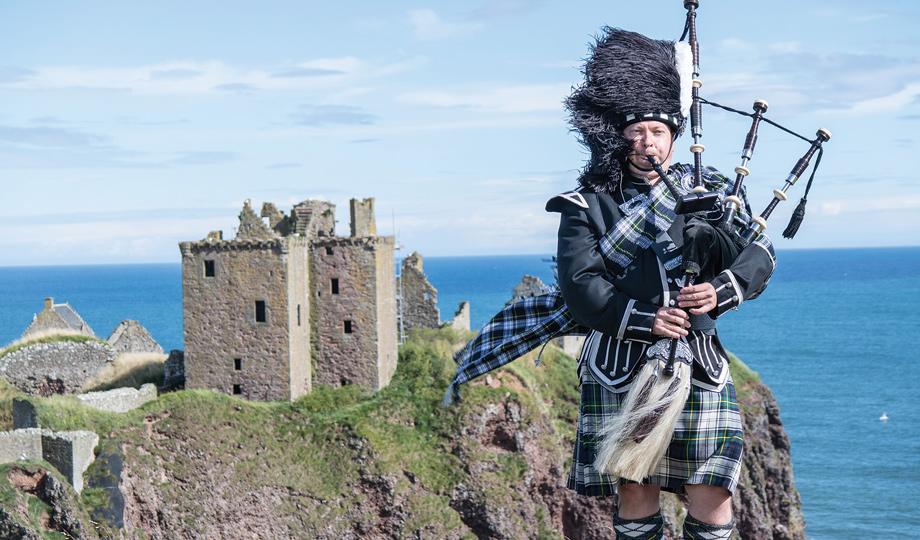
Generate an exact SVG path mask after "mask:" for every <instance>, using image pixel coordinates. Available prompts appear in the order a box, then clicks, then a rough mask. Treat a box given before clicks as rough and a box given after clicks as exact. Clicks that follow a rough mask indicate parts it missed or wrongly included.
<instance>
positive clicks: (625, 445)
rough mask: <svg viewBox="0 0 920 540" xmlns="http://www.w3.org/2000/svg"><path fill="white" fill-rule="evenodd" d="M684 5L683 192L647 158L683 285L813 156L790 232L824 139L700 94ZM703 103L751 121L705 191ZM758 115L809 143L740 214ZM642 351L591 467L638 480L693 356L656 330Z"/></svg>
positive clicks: (716, 265)
mask: <svg viewBox="0 0 920 540" xmlns="http://www.w3.org/2000/svg"><path fill="white" fill-rule="evenodd" d="M684 8H685V9H686V10H687V17H686V22H685V25H684V31H683V34H682V35H681V37H680V39H679V40H678V41H684V40H685V39H687V40H688V41H689V43H688V45H689V46H690V50H691V53H692V59H693V60H692V62H693V64H692V90H691V92H692V93H691V97H692V104H691V107H690V133H691V136H692V138H693V143H692V144H691V145H690V152H691V153H692V154H693V183H692V187H691V189H690V191H689V193H682V192H681V190H679V189H678V187H677V186H676V185H675V182H674V180H673V179H671V178H670V177H669V176H668V174H667V172H666V171H664V170H663V168H662V166H661V164H660V163H658V162H657V161H656V160H655V159H654V158H653V157H648V158H647V159H648V161H649V163H650V164H651V166H652V167H653V168H654V169H655V171H656V172H657V173H658V176H659V178H660V179H661V181H663V182H664V183H665V186H666V187H667V189H668V191H669V192H670V193H671V196H672V197H673V198H674V199H675V201H676V205H675V209H674V211H675V213H676V214H682V215H684V217H685V228H684V234H683V250H682V258H683V261H682V264H683V269H684V286H690V285H693V284H694V283H695V282H696V280H697V279H699V278H700V277H702V276H705V277H706V278H707V279H711V278H712V277H713V276H715V275H716V274H718V273H720V272H722V271H724V270H726V269H727V268H728V266H730V265H731V264H732V263H733V262H734V261H735V260H736V259H737V258H738V257H741V256H743V255H742V254H743V253H744V250H745V249H746V248H747V247H748V246H749V245H750V244H752V243H753V242H755V240H758V239H760V238H765V237H762V234H763V233H764V231H765V229H766V228H767V221H768V219H769V218H770V216H771V214H772V213H773V211H774V210H775V209H776V207H777V206H778V205H779V203H780V202H783V201H785V200H787V198H788V192H789V190H790V189H791V188H792V186H794V185H795V183H796V182H797V181H798V180H799V178H801V177H802V175H803V174H804V173H805V171H806V170H808V168H809V166H810V165H811V161H812V159H813V158H815V159H814V161H815V164H814V167H813V168H812V170H811V174H810V176H809V179H808V184H807V186H806V188H805V193H804V195H803V196H802V198H801V200H800V202H799V204H798V206H797V207H796V209H795V211H794V212H793V215H792V218H791V219H790V222H789V225H788V226H787V227H786V229H785V230H784V231H783V236H784V237H786V238H792V237H794V236H795V234H796V232H797V231H798V229H799V227H800V226H801V223H802V220H803V218H804V215H805V204H806V202H807V197H808V193H809V191H810V189H811V186H812V182H813V181H814V177H815V172H816V171H817V167H818V165H819V164H820V162H821V156H822V154H823V146H822V145H823V143H825V142H827V141H829V140H830V138H831V133H830V132H829V131H828V130H827V129H824V128H821V129H818V130H817V132H816V134H815V137H814V138H813V139H809V138H807V137H804V136H802V135H800V134H798V133H796V132H794V131H792V130H790V129H788V128H786V127H784V126H782V125H780V124H778V123H776V122H774V121H772V120H770V119H768V118H767V117H766V116H765V113H766V112H767V110H768V104H767V102H766V101H764V100H762V99H758V100H755V101H754V103H753V107H752V108H753V112H752V113H746V112H742V111H739V110H736V109H733V108H731V107H726V106H724V105H720V104H718V103H714V102H712V101H708V100H706V99H704V98H703V97H701V96H700V89H701V87H702V86H703V83H702V80H701V79H700V54H699V42H698V39H697V29H696V16H697V9H698V8H699V0H684ZM703 104H706V105H710V106H714V107H718V108H720V109H723V110H726V111H729V112H733V113H736V114H740V115H743V116H748V117H750V118H751V126H750V128H749V130H748V132H747V135H746V136H745V139H744V146H743V148H742V151H741V163H740V164H739V165H738V166H737V167H735V170H734V172H735V181H734V183H733V184H732V185H731V188H730V190H728V191H727V193H718V192H714V191H708V190H707V189H706V187H705V186H704V185H703V181H702V170H703V163H702V161H703V160H702V154H703V152H704V150H705V147H704V146H703V144H702V142H701V140H702V136H703V121H702V105H703ZM762 122H766V123H768V124H770V125H772V126H774V127H776V128H778V129H780V130H782V131H784V132H786V133H788V134H791V135H793V136H796V137H798V138H800V139H802V140H804V141H806V142H808V143H809V147H808V149H807V150H806V151H805V153H804V154H803V155H802V157H800V158H799V159H798V160H797V161H796V162H795V165H794V166H793V167H792V169H791V170H790V172H789V174H788V176H787V177H786V180H785V183H784V185H783V186H782V187H781V188H777V189H774V190H773V199H772V200H771V201H770V202H769V204H767V206H766V208H764V210H763V211H762V212H761V213H760V214H759V215H754V216H745V215H744V214H746V208H745V207H746V204H745V201H744V200H743V199H742V194H743V184H744V181H745V179H746V178H747V177H748V176H749V175H750V172H751V171H750V168H749V166H748V164H749V162H750V161H751V159H752V158H753V155H754V148H755V146H756V144H757V138H758V129H759V127H760V125H761V123H762ZM816 155H817V157H815V156H816ZM713 246H718V248H715V250H716V252H714V251H713V250H714V247H713ZM647 356H648V358H647V360H646V363H645V365H644V366H643V367H642V368H641V369H640V370H639V372H638V373H637V375H636V378H635V380H634V381H633V384H632V386H631V388H630V390H629V392H628V394H627V396H626V399H625V401H624V404H623V407H622V409H621V411H620V413H619V414H618V415H617V416H616V417H614V418H613V419H612V420H611V421H609V422H608V423H607V425H605V426H604V428H603V429H602V430H601V435H602V437H603V439H602V442H601V444H600V446H599V449H598V455H597V459H596V460H595V467H597V468H598V469H599V470H602V471H605V472H607V473H608V474H610V475H612V476H615V477H618V478H627V479H630V480H634V481H642V479H643V478H645V477H647V476H649V475H651V474H653V473H654V471H655V469H656V467H657V465H658V462H659V461H660V459H661V457H662V456H663V455H664V453H665V451H666V449H667V445H668V443H669V441H670V438H671V435H672V434H673V430H674V426H675V425H676V422H677V419H678V417H679V416H680V413H681V411H682V410H683V407H684V403H685V402H686V400H687V397H688V395H689V391H690V373H691V371H690V370H691V366H692V363H693V353H692V351H691V349H690V347H689V345H688V343H687V341H686V339H677V338H674V339H667V338H663V339H661V340H659V342H658V343H656V344H655V345H653V346H652V347H650V348H649V350H648V352H647Z"/></svg>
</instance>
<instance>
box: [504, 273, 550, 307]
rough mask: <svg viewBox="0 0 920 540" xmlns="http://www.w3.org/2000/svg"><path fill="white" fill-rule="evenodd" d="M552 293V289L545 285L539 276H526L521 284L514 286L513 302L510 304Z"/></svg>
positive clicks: (510, 301) (512, 292)
mask: <svg viewBox="0 0 920 540" xmlns="http://www.w3.org/2000/svg"><path fill="white" fill-rule="evenodd" d="M549 291H550V287H549V286H548V285H547V284H545V283H543V280H542V279H540V278H538V277H537V276H531V275H529V274H528V275H525V276H524V277H523V278H521V282H520V283H518V284H517V285H515V286H514V290H513V291H511V300H509V301H508V303H509V304H510V303H512V302H517V301H518V300H521V299H522V298H530V297H533V296H540V295H541V294H546V293H547V292H549Z"/></svg>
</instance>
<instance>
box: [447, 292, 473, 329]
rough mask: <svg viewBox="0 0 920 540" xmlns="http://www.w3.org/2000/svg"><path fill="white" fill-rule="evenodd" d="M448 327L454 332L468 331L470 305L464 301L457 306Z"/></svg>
mask: <svg viewBox="0 0 920 540" xmlns="http://www.w3.org/2000/svg"><path fill="white" fill-rule="evenodd" d="M449 326H450V327H451V328H453V329H454V330H460V331H464V332H469V331H470V303H469V302H467V301H466V300H464V301H463V302H460V305H459V306H457V311H456V312H455V313H454V318H453V319H451V321H450V324H449Z"/></svg>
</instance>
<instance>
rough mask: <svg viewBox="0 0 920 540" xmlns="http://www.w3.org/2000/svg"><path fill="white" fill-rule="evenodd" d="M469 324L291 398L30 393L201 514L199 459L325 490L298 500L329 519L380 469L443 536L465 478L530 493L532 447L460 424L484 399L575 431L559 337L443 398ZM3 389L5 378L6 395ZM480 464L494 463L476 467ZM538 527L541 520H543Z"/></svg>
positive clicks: (503, 492)
mask: <svg viewBox="0 0 920 540" xmlns="http://www.w3.org/2000/svg"><path fill="white" fill-rule="evenodd" d="M468 337H469V334H468V333H458V332H456V331H453V330H450V329H438V330H424V331H416V332H413V333H412V335H411V338H410V339H409V340H408V341H407V342H406V343H405V344H404V345H403V346H402V347H401V348H400V351H399V364H398V368H397V371H396V373H395V374H394V377H393V380H392V381H391V383H390V384H389V385H388V386H387V387H386V388H384V389H383V390H381V391H379V392H371V391H368V390H365V389H362V388H360V387H357V386H346V387H342V388H331V387H327V386H318V387H315V388H314V389H313V391H312V392H311V393H310V394H308V395H306V396H304V397H302V398H300V399H298V400H297V401H294V402H292V403H288V402H270V403H263V402H251V401H246V400H243V399H239V398H236V397H233V396H228V395H224V394H219V393H215V392H211V391H204V390H183V391H179V392H171V393H166V394H163V395H161V396H160V397H159V399H157V400H156V401H153V402H150V403H147V404H146V405H144V406H143V407H142V408H140V409H136V410H134V411H130V412H128V413H124V414H116V413H105V412H101V411H98V410H95V409H91V408H89V407H86V406H84V405H82V404H81V403H80V402H78V401H77V400H76V399H75V398H73V397H66V396H58V397H52V398H32V401H33V403H35V406H36V410H37V414H38V418H39V422H40V423H41V425H42V426H44V427H47V428H50V429H54V430H75V429H88V430H92V431H94V432H96V433H97V434H99V436H100V449H102V448H106V449H116V450H118V451H123V455H124V459H125V463H126V464H127V466H129V467H133V469H134V470H135V472H136V474H149V475H150V476H149V478H148V482H150V483H151V484H152V485H154V486H155V487H156V489H157V491H158V495H159V496H160V498H161V499H162V501H163V504H165V505H167V506H168V507H171V508H183V509H184V511H183V513H184V514H187V515H190V516H193V515H201V512H203V511H204V509H203V505H204V504H205V503H204V501H203V500H202V498H201V494H200V493H198V492H196V491H195V490H188V489H187V488H186V487H184V486H183V485H182V482H177V481H176V480H178V479H181V480H183V481H185V482H190V483H195V482H201V481H206V477H205V476H202V471H203V470H204V468H207V469H209V472H208V474H211V472H214V471H217V472H219V473H220V474H221V475H222V478H224V479H225V480H224V481H226V482H229V483H231V485H232V486H233V489H234V490H236V491H239V492H240V493H246V492H251V491H252V490H253V489H260V488H265V487H270V488H273V489H282V490H289V492H293V493H304V494H308V495H309V496H310V497H311V498H314V499H320V500H323V501H328V503H327V504H326V505H325V506H324V508H323V512H322V514H319V513H317V514H316V515H314V514H313V513H311V512H307V511H305V510H303V509H298V508H296V507H294V506H293V504H292V505H291V508H290V509H289V513H290V514H291V515H296V516H297V519H298V521H299V522H301V523H303V524H304V525H303V526H305V527H307V528H308V529H309V528H310V527H314V529H312V530H324V528H325V527H328V526H329V524H330V523H341V522H343V521H342V518H343V516H346V515H352V513H353V512H354V509H355V508H365V507H368V506H369V505H371V503H370V502H368V501H367V500H365V495H363V494H362V492H360V490H356V489H355V486H356V485H360V483H361V481H362V478H366V477H367V475H371V476H372V477H381V478H390V479H392V481H393V482H395V483H394V484H393V486H394V488H393V489H394V490H395V491H396V492H397V493H401V494H402V495H401V496H402V497H404V498H405V500H406V501H407V505H408V507H409V508H410V509H411V512H410V514H411V517H410V518H409V523H408V524H407V525H406V527H407V529H406V530H405V531H404V532H405V533H406V534H411V531H412V530H419V531H422V530H424V531H425V534H428V535H431V536H434V537H437V536H443V535H444V534H446V532H448V531H450V530H452V529H453V528H456V527H460V526H461V523H460V520H459V516H458V515H457V513H456V511H454V510H453V509H452V508H450V506H449V504H448V503H449V496H450V494H451V492H452V491H453V490H454V489H455V488H456V487H457V485H458V484H460V483H461V482H463V483H465V484H467V485H475V486H476V489H478V490H480V491H481V492H482V493H483V494H485V495H487V496H489V497H497V499H496V500H499V501H503V502H502V503H501V504H512V505H514V504H518V505H519V504H521V501H522V499H521V498H522V497H529V496H530V495H528V494H527V490H526V488H524V487H523V478H524V477H525V476H526V474H527V471H528V467H529V466H530V465H529V464H528V463H527V462H526V460H524V458H523V457H522V456H520V455H519V454H516V453H508V452H506V451H495V450H494V449H491V448H487V447H483V446H481V445H480V443H479V442H478V441H476V440H473V439H474V438H473V437H458V434H459V433H460V430H461V427H463V426H467V425H469V422H470V419H471V418H474V417H476V415H477V414H481V412H482V411H483V409H484V407H488V406H493V405H494V404H496V403H509V402H513V403H516V404H517V405H519V406H520V407H519V408H520V413H521V418H520V425H521V426H522V427H525V426H529V425H532V424H534V423H537V422H542V423H543V424H542V425H543V426H544V427H545V426H554V427H555V428H556V431H555V432H553V433H551V434H550V435H547V437H546V440H545V441H543V440H541V441H538V444H539V445H545V446H547V447H550V446H553V445H558V444H560V443H559V440H558V437H559V435H562V437H563V438H565V439H570V438H571V437H574V427H573V426H574V420H575V418H576V417H577V409H578V407H577V404H578V389H577V379H576V375H575V362H574V360H573V359H572V358H571V357H568V356H566V355H565V354H563V353H562V352H560V351H559V350H558V349H556V348H555V347H547V349H546V350H545V351H544V353H543V357H542V362H543V363H542V365H541V366H539V367H537V366H534V364H533V358H534V356H535V353H531V354H530V355H527V356H526V357H525V358H521V359H518V360H517V361H515V362H514V363H513V364H512V365H510V366H508V367H506V368H504V369H502V370H500V371H499V372H495V373H493V374H492V377H493V378H494V380H495V381H496V382H497V383H498V384H499V387H497V388H493V387H492V386H489V385H486V384H483V381H482V380H480V381H477V382H474V383H472V384H468V385H464V388H463V389H462V400H461V402H460V403H458V404H456V405H455V406H452V407H450V408H444V407H442V406H441V399H442V397H443V395H444V392H445V390H446V388H447V385H448V384H449V382H450V380H451V378H452V376H453V374H454V372H455V369H456V366H455V365H454V362H453V360H452V355H453V351H455V350H456V349H457V348H458V347H459V346H460V345H461V344H462V343H463V342H464V339H466V338H468ZM493 384H495V383H493ZM13 394H15V392H13V391H11V393H10V395H13ZM3 395H4V389H3V388H2V387H0V399H3ZM9 399H11V398H9ZM541 429H542V428H541ZM458 445H459V447H460V448H461V449H462V451H461V452H460V454H458V450H457V448H458ZM458 455H463V456H464V460H465V461H461V458H460V457H458ZM99 467H101V465H100V464H99V462H97V463H95V464H94V465H93V466H91V467H90V470H89V471H87V474H86V477H87V478H92V477H94V476H99V475H104V474H106V471H104V470H99ZM471 469H472V470H485V471H488V472H485V473H483V474H481V475H472V476H471V473H470V472H469V471H470V470H471ZM139 470H143V471H149V472H146V473H142V472H137V471H139ZM162 474H165V475H166V476H165V478H166V481H165V482H164V481H162V480H160V478H161V475H162ZM81 504H82V505H83V507H84V508H87V509H96V510H98V509H99V508H100V507H102V506H104V505H105V504H107V498H106V497H105V494H104V493H102V492H101V490H94V488H93V487H92V486H87V488H86V489H85V491H84V495H83V496H82V497H81ZM368 519H370V518H368ZM188 523H189V525H188V527H189V530H193V531H194V530H196V529H195V527H196V526H197V525H196V521H195V520H194V519H192V520H190V521H189V522H188ZM522 526H523V525H522ZM541 527H543V528H544V529H545V527H544V525H543V524H534V530H537V529H538V528H541ZM541 535H543V536H547V537H551V536H552V535H546V534H542V533H541Z"/></svg>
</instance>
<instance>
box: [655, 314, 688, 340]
mask: <svg viewBox="0 0 920 540" xmlns="http://www.w3.org/2000/svg"><path fill="white" fill-rule="evenodd" d="M687 328H690V316H689V315H687V312H686V311H684V310H682V309H677V308H671V307H663V308H658V311H657V312H656V313H655V322H654V323H652V333H653V334H655V335H656V336H663V337H669V338H674V339H679V338H681V337H684V336H686V335H687Z"/></svg>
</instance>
